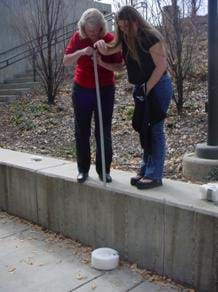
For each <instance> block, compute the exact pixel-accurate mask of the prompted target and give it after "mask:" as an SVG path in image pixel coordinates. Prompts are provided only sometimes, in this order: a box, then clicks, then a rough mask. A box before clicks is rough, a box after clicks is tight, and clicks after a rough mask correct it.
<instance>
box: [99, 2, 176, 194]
mask: <svg viewBox="0 0 218 292" xmlns="http://www.w3.org/2000/svg"><path fill="white" fill-rule="evenodd" d="M115 24H116V36H115V40H114V41H113V42H112V43H110V44H106V43H105V42H104V40H99V41H97V42H96V43H95V47H97V48H98V50H99V51H100V53H101V54H104V55H110V54H113V53H116V52H119V51H122V52H123V57H124V61H125V64H126V67H127V73H128V80H129V82H130V83H131V84H133V98H134V103H135V108H134V115H133V128H134V129H135V130H136V131H138V132H139V137H140V142H141V146H142V148H143V162H142V164H141V166H140V170H139V172H138V173H137V175H136V176H135V177H132V178H131V184H132V185H134V186H136V187H137V188H139V189H148V188H153V187H157V186H160V185H162V177H163V168H164V158H165V135H164V118H165V117H166V113H167V110H168V107H169V104H170V101H171V98H172V84H171V80H170V78H169V76H168V74H167V55H166V49H165V45H164V41H163V37H162V36H161V34H160V33H159V32H158V31H157V30H156V29H155V28H154V27H153V26H151V25H150V24H149V23H148V22H146V21H145V20H144V19H143V17H142V15H141V14H140V13H139V12H138V11H137V10H136V9H135V8H133V7H131V6H123V7H122V8H121V9H120V10H119V11H118V12H117V14H116V17H115Z"/></svg>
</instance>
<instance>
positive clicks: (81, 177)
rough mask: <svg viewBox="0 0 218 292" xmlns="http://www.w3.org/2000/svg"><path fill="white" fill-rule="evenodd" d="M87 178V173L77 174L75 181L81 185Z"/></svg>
mask: <svg viewBox="0 0 218 292" xmlns="http://www.w3.org/2000/svg"><path fill="white" fill-rule="evenodd" d="M87 178H88V173H87V172H79V173H78V175H77V181H78V183H83V182H84V181H86V180H87Z"/></svg>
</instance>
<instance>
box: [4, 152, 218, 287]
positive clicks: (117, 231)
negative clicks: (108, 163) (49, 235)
mask: <svg viewBox="0 0 218 292" xmlns="http://www.w3.org/2000/svg"><path fill="white" fill-rule="evenodd" d="M31 156H32V155H31V154H25V153H19V152H14V151H10V150H4V149H0V184H1V188H0V208H2V209H3V210H5V211H8V212H9V213H12V214H14V215H18V216H21V217H23V218H26V219H28V220H31V221H33V222H35V223H38V224H41V225H42V226H45V227H46V228H48V229H51V230H53V231H56V232H61V233H63V234H64V235H66V236H70V237H72V238H73V239H77V240H79V241H81V242H82V243H84V244H87V245H91V246H92V247H93V248H96V247H100V246H108V247H112V248H115V249H117V250H118V251H119V253H120V255H121V257H122V258H123V259H126V260H129V261H132V262H136V263H137V264H138V265H139V266H141V267H144V268H147V269H150V270H153V271H156V272H158V273H159V274H162V275H167V276H169V277H171V278H173V279H174V280H175V281H180V282H183V283H186V284H189V285H191V286H193V287H196V288H197V289H198V291H205V292H206V291H207V292H208V291H211V292H213V291H216V281H217V266H218V250H217V244H218V232H217V230H218V207H217V206H215V205H213V204H211V203H209V202H206V201H203V200H200V197H201V195H200V192H199V186H198V185H194V184H188V183H183V182H176V181H170V180H164V186H163V187H160V188H156V189H153V190H147V191H140V190H137V189H136V188H134V187H132V186H130V185H129V179H130V177H131V173H129V172H123V171H117V170H114V171H113V172H112V176H113V182H112V183H111V184H108V185H107V187H106V188H104V186H103V185H102V183H101V182H100V181H99V180H98V177H97V175H96V173H95V171H94V169H93V168H92V169H91V172H90V178H89V180H88V181H87V182H86V183H84V184H81V185H80V184H78V183H76V181H75V178H76V173H77V171H76V165H75V164H74V163H70V162H68V161H64V160H58V159H53V158H48V157H44V158H43V160H42V161H38V162H35V161H32V160H31Z"/></svg>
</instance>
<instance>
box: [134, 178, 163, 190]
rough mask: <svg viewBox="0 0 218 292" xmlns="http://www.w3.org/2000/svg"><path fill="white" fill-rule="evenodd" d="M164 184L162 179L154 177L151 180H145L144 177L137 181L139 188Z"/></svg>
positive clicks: (150, 187) (145, 188) (143, 188)
mask: <svg viewBox="0 0 218 292" xmlns="http://www.w3.org/2000/svg"><path fill="white" fill-rule="evenodd" d="M162 185H163V183H162V180H161V179H152V180H151V181H143V179H142V180H139V181H138V182H137V183H136V186H137V188H138V189H139V190H147V189H152V188H156V187H159V186H162Z"/></svg>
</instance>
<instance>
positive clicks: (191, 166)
mask: <svg viewBox="0 0 218 292" xmlns="http://www.w3.org/2000/svg"><path fill="white" fill-rule="evenodd" d="M183 174H184V176H185V177H186V178H188V179H190V180H194V181H196V180H198V181H202V182H207V181H208V178H210V179H212V178H213V179H214V180H217V176H218V159H205V158H201V157H198V156H197V155H196V154H195V153H189V154H185V155H184V157H183Z"/></svg>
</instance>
